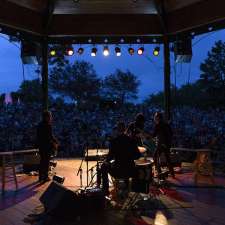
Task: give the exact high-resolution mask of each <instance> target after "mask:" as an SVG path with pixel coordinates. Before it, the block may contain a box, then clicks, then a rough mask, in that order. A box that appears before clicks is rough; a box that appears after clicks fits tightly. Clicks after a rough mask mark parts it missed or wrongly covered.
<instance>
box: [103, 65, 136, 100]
mask: <svg viewBox="0 0 225 225" xmlns="http://www.w3.org/2000/svg"><path fill="white" fill-rule="evenodd" d="M139 85H140V81H139V80H138V79H137V77H136V76H135V75H134V74H132V73H131V72H130V71H126V72H123V71H121V70H119V69H117V70H116V71H115V73H113V74H111V75H108V76H107V77H105V79H104V83H103V86H104V95H105V96H106V97H108V98H111V99H117V100H119V101H120V102H121V103H122V104H124V103H125V102H128V101H129V100H135V99H137V94H138V87H139Z"/></svg>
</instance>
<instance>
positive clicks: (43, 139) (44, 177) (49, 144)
mask: <svg viewBox="0 0 225 225" xmlns="http://www.w3.org/2000/svg"><path fill="white" fill-rule="evenodd" d="M37 145H38V148H39V154H40V166H39V181H40V182H46V181H49V180H50V179H49V177H48V170H49V162H50V157H51V154H52V153H53V151H55V150H56V148H57V146H58V141H57V139H56V138H55V137H54V135H53V133H52V114H51V112H49V111H44V112H43V114H42V121H41V122H40V123H39V125H38V127H37Z"/></svg>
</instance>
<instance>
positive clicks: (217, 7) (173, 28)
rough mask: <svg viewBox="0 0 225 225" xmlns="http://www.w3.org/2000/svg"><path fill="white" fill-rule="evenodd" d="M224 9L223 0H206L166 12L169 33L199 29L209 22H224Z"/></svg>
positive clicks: (224, 2) (217, 23)
mask: <svg viewBox="0 0 225 225" xmlns="http://www.w3.org/2000/svg"><path fill="white" fill-rule="evenodd" d="M224 9H225V1H221V0H207V1H201V2H198V3H196V4H192V5H190V6H188V7H184V8H182V9H179V10H176V11H173V12H171V13H168V14H167V21H168V27H169V33H170V34H175V33H179V32H185V31H190V30H194V29H196V30H200V29H201V27H203V26H207V25H210V24H215V25H219V24H220V23H221V24H223V23H224V22H225V10H224ZM206 31H207V30H206ZM206 31H205V32H206Z"/></svg>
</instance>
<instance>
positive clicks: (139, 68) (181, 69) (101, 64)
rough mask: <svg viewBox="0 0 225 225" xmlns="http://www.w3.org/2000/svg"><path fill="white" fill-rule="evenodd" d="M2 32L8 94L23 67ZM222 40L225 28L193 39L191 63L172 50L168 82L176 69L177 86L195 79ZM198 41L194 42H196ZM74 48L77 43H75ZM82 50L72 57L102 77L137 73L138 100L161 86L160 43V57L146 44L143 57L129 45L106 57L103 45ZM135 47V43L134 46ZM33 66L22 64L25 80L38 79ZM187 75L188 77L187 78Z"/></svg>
mask: <svg viewBox="0 0 225 225" xmlns="http://www.w3.org/2000/svg"><path fill="white" fill-rule="evenodd" d="M5 38H7V37H6V36H4V35H3V34H0V93H7V92H10V91H15V90H17V89H18V87H19V85H20V83H21V82H22V81H23V72H22V71H23V70H22V63H21V59H20V49H19V48H18V47H16V46H15V44H13V43H10V42H9V41H7V40H6V39H5ZM218 40H223V41H225V30H221V31H217V32H211V33H208V34H204V35H201V36H198V37H195V38H194V39H193V58H192V62H191V64H176V65H175V64H174V60H173V53H171V56H172V57H171V65H172V74H171V81H172V83H174V80H175V75H174V70H175V69H176V80H177V85H178V86H180V85H182V84H185V83H187V82H188V80H190V81H191V82H194V81H195V80H197V79H198V78H199V74H200V71H199V65H200V63H201V62H202V61H203V60H204V59H205V58H206V57H207V52H208V51H210V49H211V48H212V46H213V45H214V43H215V41H218ZM196 43H197V44H196ZM74 47H75V50H76V49H77V48H78V47H79V46H74ZM83 47H84V49H85V52H84V54H83V55H82V56H77V55H75V56H72V58H71V61H73V60H86V61H89V62H91V63H92V64H93V65H94V67H95V69H96V71H97V74H98V75H99V76H101V77H104V76H106V75H108V74H110V73H113V72H114V71H115V70H116V69H117V68H119V69H122V70H130V71H131V72H132V73H134V74H135V75H137V76H138V79H139V80H140V81H141V85H140V89H139V97H140V100H142V99H144V98H145V97H147V96H148V95H149V94H151V93H155V92H157V91H160V90H162V89H163V55H162V46H161V54H160V56H159V57H154V56H153V55H152V50H153V48H154V47H155V46H154V45H145V46H144V47H145V53H144V55H143V56H138V55H137V54H136V55H134V56H130V55H129V54H128V53H127V48H128V45H125V46H121V49H122V56H121V57H116V56H115V54H114V52H113V51H114V47H115V46H109V48H110V50H111V52H110V53H111V54H110V55H109V56H108V57H104V56H103V55H102V48H103V46H102V45H99V46H97V48H98V54H97V56H96V57H91V56H90V51H91V48H92V46H90V45H85V46H83ZM134 47H135V48H136V49H137V47H138V46H134ZM36 68H37V67H36V66H35V65H31V66H30V65H29V66H28V65H25V66H24V69H25V70H24V75H25V79H33V78H37V74H35V73H34V70H35V69H36ZM189 77H190V79H189Z"/></svg>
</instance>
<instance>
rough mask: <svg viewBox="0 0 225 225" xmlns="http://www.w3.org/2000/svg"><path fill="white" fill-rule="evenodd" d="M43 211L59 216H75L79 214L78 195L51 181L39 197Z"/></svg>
mask: <svg viewBox="0 0 225 225" xmlns="http://www.w3.org/2000/svg"><path fill="white" fill-rule="evenodd" d="M40 201H41V203H42V204H43V205H44V208H45V211H46V212H47V213H49V214H51V215H53V216H55V217H59V218H71V219H72V218H76V216H78V215H80V214H81V211H80V210H81V209H80V200H79V197H78V195H77V194H76V193H75V192H73V191H71V190H69V189H67V188H66V187H64V186H63V185H61V184H59V183H56V182H52V183H51V184H50V185H49V186H48V188H47V189H46V191H45V192H44V193H43V194H42V196H41V197H40Z"/></svg>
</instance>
